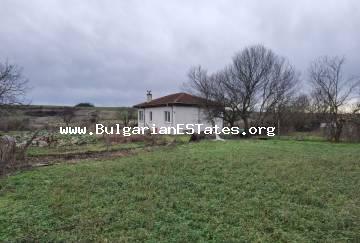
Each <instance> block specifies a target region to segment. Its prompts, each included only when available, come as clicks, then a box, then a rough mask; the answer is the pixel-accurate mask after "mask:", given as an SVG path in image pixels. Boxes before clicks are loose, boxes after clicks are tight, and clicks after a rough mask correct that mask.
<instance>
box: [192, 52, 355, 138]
mask: <svg viewBox="0 0 360 243" xmlns="http://www.w3.org/2000/svg"><path fill="white" fill-rule="evenodd" d="M344 63H345V59H344V58H340V57H337V56H335V57H327V56H324V57H319V58H317V59H316V60H314V61H313V62H312V63H311V64H310V65H309V69H308V73H307V75H306V77H304V78H303V79H302V77H301V75H300V73H299V72H298V71H297V70H296V68H295V67H294V66H293V65H292V64H291V63H290V62H289V61H288V60H287V59H286V58H284V57H282V56H279V55H277V54H276V53H275V52H274V51H272V50H271V49H268V48H266V47H264V46H262V45H254V46H249V47H246V48H244V49H243V50H241V51H240V52H238V53H236V54H235V55H234V56H233V58H232V62H231V63H230V64H229V65H227V66H225V67H224V68H223V69H221V70H219V71H217V72H214V73H209V72H208V71H207V70H206V69H204V68H203V67H201V66H196V67H192V68H191V69H190V71H189V73H188V78H189V82H188V83H187V84H188V87H190V89H191V91H192V92H193V93H195V94H197V95H199V96H201V97H203V98H205V100H206V102H204V107H205V108H206V111H207V112H206V113H207V116H208V118H209V120H214V119H215V118H222V119H223V120H224V122H226V123H227V124H228V125H229V126H234V125H235V123H237V122H238V121H239V120H241V121H242V124H243V126H244V129H246V130H247V129H248V128H249V127H250V125H265V124H272V125H275V126H276V127H277V130H278V132H280V131H281V128H282V127H283V126H289V124H290V123H291V122H292V123H296V122H299V120H305V119H307V118H308V117H309V118H310V117H314V116H318V117H319V116H321V120H322V121H323V122H324V123H325V124H326V126H327V128H328V130H329V139H330V140H332V141H335V142H338V141H340V136H341V133H342V128H343V126H344V124H345V123H346V121H347V119H359V115H357V114H358V112H359V110H360V103H359V97H360V88H359V87H360V79H359V78H357V77H346V76H345V75H344ZM307 86H308V87H309V88H307ZM356 98H357V99H358V100H357V104H356V103H354V104H353V103H352V102H353V101H354V100H355V99H356ZM346 113H347V114H346ZM345 114H346V115H345ZM350 114H352V116H350ZM350 117H351V118H350ZM290 118H292V119H290ZM291 120H292V121H291ZM293 125H294V126H296V124H293ZM357 125H359V126H360V124H359V123H357Z"/></svg>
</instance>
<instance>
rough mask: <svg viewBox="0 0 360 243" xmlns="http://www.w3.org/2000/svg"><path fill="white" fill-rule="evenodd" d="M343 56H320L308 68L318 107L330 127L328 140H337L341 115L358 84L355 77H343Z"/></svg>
mask: <svg viewBox="0 0 360 243" xmlns="http://www.w3.org/2000/svg"><path fill="white" fill-rule="evenodd" d="M344 61H345V60H344V58H339V57H321V58H319V59H317V60H315V61H314V62H313V63H312V64H311V66H310V68H309V76H310V81H311V84H312V89H313V91H312V92H313V94H314V96H315V97H316V100H317V102H318V103H319V105H318V106H319V107H322V108H323V111H324V113H325V114H326V118H327V123H328V126H329V129H330V137H329V138H330V140H332V141H335V142H339V141H340V136H341V132H342V128H343V125H344V119H343V116H342V115H341V112H342V109H344V108H345V107H346V106H347V105H348V102H349V101H350V100H351V99H352V98H353V95H354V91H355V88H356V87H357V86H358V85H359V80H358V79H356V78H344V74H343V65H344Z"/></svg>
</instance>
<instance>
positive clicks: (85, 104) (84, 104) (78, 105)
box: [75, 102, 95, 107]
mask: <svg viewBox="0 0 360 243" xmlns="http://www.w3.org/2000/svg"><path fill="white" fill-rule="evenodd" d="M75 107H95V105H94V104H91V103H88V102H83V103H79V104H77V105H75Z"/></svg>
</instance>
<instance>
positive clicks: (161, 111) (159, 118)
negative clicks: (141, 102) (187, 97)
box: [138, 106, 223, 128]
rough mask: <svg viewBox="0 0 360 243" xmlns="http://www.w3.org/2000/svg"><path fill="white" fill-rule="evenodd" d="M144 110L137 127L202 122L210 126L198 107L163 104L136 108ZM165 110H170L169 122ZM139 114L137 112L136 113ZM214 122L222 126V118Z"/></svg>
mask: <svg viewBox="0 0 360 243" xmlns="http://www.w3.org/2000/svg"><path fill="white" fill-rule="evenodd" d="M138 110H142V111H144V121H140V120H139V116H138V126H139V127H144V126H145V127H150V126H153V125H155V127H157V128H159V127H171V126H173V127H175V126H176V125H177V124H204V126H212V124H211V122H209V121H208V120H207V117H206V114H205V111H204V110H203V109H202V108H199V107H193V106H163V107H150V108H142V109H138ZM165 111H169V112H170V116H171V122H166V121H165ZM150 112H152V118H153V119H152V121H150ZM138 114H139V113H138ZM215 124H216V125H218V126H219V127H222V126H223V122H222V119H216V121H215Z"/></svg>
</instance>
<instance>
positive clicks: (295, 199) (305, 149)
mask: <svg viewBox="0 0 360 243" xmlns="http://www.w3.org/2000/svg"><path fill="white" fill-rule="evenodd" d="M359 188H360V145H359V144H330V143H326V142H299V141H282V140H268V141H256V140H248V141H226V142H214V141H206V142H201V143H196V144H189V145H180V146H177V147H174V148H162V149H160V150H158V151H155V152H147V153H146V152H144V153H141V154H139V155H136V156H132V157H124V158H119V159H116V160H111V161H94V162H86V163H85V162H83V163H78V164H75V165H56V166H51V167H46V168H39V169H36V170H33V171H28V172H22V173H18V174H16V175H13V176H10V177H8V178H3V179H2V180H1V181H0V241H16V240H17V241H21V240H23V241H42V242H43V241H130V242H132V241H150V242H158V241H168V242H169V241H170V242H173V241H180V242H194V241H203V242H221V241H224V242H239V241H266V242H269V241H272V242H274V241H275V242H281V241H283V242H294V241H297V242H309V241H313V242H319V241H329V242H344V241H353V242H356V241H357V242H358V241H360V225H359V219H360V209H359V206H360V204H359V200H360V195H359V194H360V190H359Z"/></svg>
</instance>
